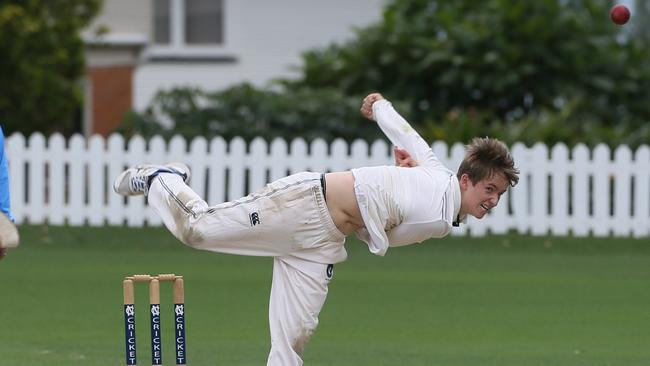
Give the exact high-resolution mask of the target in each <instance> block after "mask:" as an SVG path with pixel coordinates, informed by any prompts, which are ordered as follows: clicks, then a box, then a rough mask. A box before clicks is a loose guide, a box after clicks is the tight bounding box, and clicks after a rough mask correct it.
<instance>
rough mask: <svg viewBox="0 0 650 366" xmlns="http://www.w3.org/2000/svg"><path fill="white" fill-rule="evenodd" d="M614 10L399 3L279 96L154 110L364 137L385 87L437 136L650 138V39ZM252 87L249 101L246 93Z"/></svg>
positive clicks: (263, 93) (564, 0) (262, 128)
mask: <svg viewBox="0 0 650 366" xmlns="http://www.w3.org/2000/svg"><path fill="white" fill-rule="evenodd" d="M611 5H612V4H611V2H610V1H608V0H536V1H520V0H485V1H474V0H455V1H442V0H392V1H390V2H389V3H388V5H387V6H386V8H385V10H384V12H383V18H382V19H381V21H379V22H377V23H376V24H373V25H371V26H368V27H365V28H361V29H358V30H357V33H356V37H355V38H354V39H352V40H351V41H348V42H346V43H342V44H333V45H331V46H329V47H326V48H322V49H316V50H311V51H308V52H306V53H305V54H304V55H303V60H304V66H303V69H302V75H301V76H300V77H299V78H297V79H294V80H283V81H281V82H280V84H278V85H279V87H278V85H275V86H274V88H275V89H273V91H271V90H269V89H255V88H251V87H249V86H248V87H243V88H242V87H235V88H233V89H231V90H230V91H225V92H222V93H213V94H212V95H211V97H210V98H208V102H207V104H206V105H207V108H205V109H204V108H203V107H197V111H201V113H202V114H203V116H204V117H199V116H198V115H194V116H193V117H189V115H187V116H185V117H184V118H181V119H178V116H173V114H174V113H175V112H174V110H173V108H164V107H165V106H168V105H170V103H171V102H170V101H168V100H166V98H167V97H171V96H172V95H173V93H167V94H164V93H163V94H162V96H161V97H160V98H158V99H156V101H155V102H154V104H153V105H152V107H151V108H150V109H149V111H150V112H152V111H154V110H156V109H160V107H163V109H165V110H166V112H167V113H168V114H169V117H170V118H171V119H172V120H176V122H177V128H179V129H180V130H183V129H184V128H185V127H183V126H182V125H181V123H179V121H185V120H188V119H193V118H206V119H207V120H211V121H215V120H218V121H220V122H219V123H218V126H219V127H214V128H212V130H211V131H210V132H212V133H223V134H225V135H227V136H228V135H233V134H245V135H246V136H250V133H253V132H254V133H259V134H260V135H262V136H267V137H273V136H278V135H284V136H286V137H291V136H295V135H297V134H298V135H300V134H306V135H310V134H311V135H315V134H321V133H322V134H323V136H324V137H329V136H337V135H338V134H340V136H344V137H346V138H350V137H362V138H363V137H370V138H373V137H374V136H375V135H374V134H368V133H367V132H366V131H364V130H356V128H358V127H359V128H366V126H367V125H364V124H362V123H358V122H357V121H358V120H359V117H358V112H357V110H358V107H359V104H360V100H361V97H363V96H364V95H366V94H367V93H369V92H371V91H380V92H382V93H383V94H384V95H385V96H386V97H387V98H389V99H391V100H392V101H393V102H394V103H395V102H397V103H398V104H400V106H401V108H400V109H399V110H400V112H401V113H402V114H404V115H405V116H406V117H407V118H408V119H409V120H410V121H411V122H412V123H413V124H414V125H415V126H416V127H417V128H418V129H419V130H420V131H421V132H422V135H423V136H424V137H425V138H426V139H428V140H434V139H437V140H441V139H442V140H446V141H448V142H456V141H467V140H469V139H470V138H471V137H474V136H477V135H490V136H494V137H498V138H501V139H503V140H505V141H507V142H514V141H523V142H527V143H534V142H538V141H543V142H546V143H549V144H552V143H555V142H559V141H563V142H567V143H570V144H572V143H576V142H587V143H590V144H596V143H599V142H606V143H610V144H613V145H615V144H620V143H627V144H630V145H633V146H636V145H639V144H641V143H649V142H650V127H649V126H650V103H648V100H650V47H649V46H650V44H649V43H650V37H649V36H647V35H645V34H644V33H643V32H641V31H637V32H625V28H623V27H620V26H617V25H615V24H614V23H612V22H611V21H610V20H609V9H610V7H611ZM278 90H279V91H278ZM319 90H322V93H323V95H326V96H327V97H323V95H321V94H319V93H320V92H318V91H319ZM186 91H187V90H186ZM242 91H245V93H244V94H243V95H245V98H243V99H242V98H236V97H234V95H238V93H241V92H242ZM309 98H314V99H313V100H310V99H309ZM163 101H165V102H164V103H163ZM400 101H401V102H400ZM177 103H180V101H178V102H177ZM337 103H339V104H337ZM307 106H308V107H307ZM346 108H348V109H346ZM217 114H218V115H219V116H218V118H214V116H215V115H217ZM321 114H324V115H325V116H324V117H322V118H320V117H319V116H320V115H321ZM337 118H342V120H337ZM147 119H148V120H149V121H153V120H154V119H155V113H149V115H148V116H147ZM227 120H232V121H238V122H237V123H242V125H235V124H230V125H228V124H227V123H226V122H225V121H227ZM131 121H133V119H132V120H131ZM269 121H272V122H269ZM290 121H291V122H290ZM183 123H185V122H183ZM212 123H213V122H212ZM131 126H134V124H133V123H131ZM202 126H204V127H205V126H210V124H209V123H207V122H204V123H203V124H202ZM215 126H216V125H215ZM225 126H229V127H228V128H226V127H225ZM197 132H198V130H197ZM204 132H206V131H201V132H200V133H204ZM184 133H186V134H189V131H184Z"/></svg>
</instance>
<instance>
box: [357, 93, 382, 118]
mask: <svg viewBox="0 0 650 366" xmlns="http://www.w3.org/2000/svg"><path fill="white" fill-rule="evenodd" d="M382 99H384V97H383V96H382V95H381V94H379V93H371V94H368V96H366V97H365V98H363V103H361V109H360V110H361V114H362V115H363V116H364V117H366V118H367V119H369V120H371V121H374V120H375V119H374V118H373V117H372V104H373V103H375V102H376V101H378V100H382Z"/></svg>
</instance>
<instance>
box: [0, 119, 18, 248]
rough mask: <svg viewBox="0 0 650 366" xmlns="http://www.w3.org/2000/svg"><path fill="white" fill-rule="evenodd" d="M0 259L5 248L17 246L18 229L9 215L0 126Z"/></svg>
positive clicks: (0, 129)
mask: <svg viewBox="0 0 650 366" xmlns="http://www.w3.org/2000/svg"><path fill="white" fill-rule="evenodd" d="M0 211H1V212H2V213H1V214H0V259H2V258H4V256H6V255H7V248H14V247H16V246H18V231H17V230H16V226H15V225H14V217H13V216H12V215H11V200H10V195H9V166H8V164H7V158H6V156H5V141H4V131H2V127H1V126H0Z"/></svg>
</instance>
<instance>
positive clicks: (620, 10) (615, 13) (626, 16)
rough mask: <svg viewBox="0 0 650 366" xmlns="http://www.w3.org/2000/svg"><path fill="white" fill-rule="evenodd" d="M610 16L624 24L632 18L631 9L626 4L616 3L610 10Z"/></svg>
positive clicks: (614, 20) (617, 22)
mask: <svg viewBox="0 0 650 366" xmlns="http://www.w3.org/2000/svg"><path fill="white" fill-rule="evenodd" d="M609 17H610V18H612V21H613V22H614V23H616V24H618V25H623V24H625V23H627V21H628V20H630V9H628V8H627V7H626V6H625V5H620V4H619V5H615V6H614V7H613V8H612V10H611V11H610V12H609Z"/></svg>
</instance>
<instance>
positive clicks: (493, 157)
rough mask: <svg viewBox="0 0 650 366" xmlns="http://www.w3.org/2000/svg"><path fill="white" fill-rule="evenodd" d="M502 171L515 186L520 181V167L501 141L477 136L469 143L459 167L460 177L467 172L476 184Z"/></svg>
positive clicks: (458, 174)
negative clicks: (516, 165)
mask: <svg viewBox="0 0 650 366" xmlns="http://www.w3.org/2000/svg"><path fill="white" fill-rule="evenodd" d="M499 173H502V174H503V175H504V177H505V178H506V179H507V180H508V181H509V182H510V186H512V187H514V186H515V185H516V184H517V182H519V169H517V168H516V167H515V160H514V159H513V158H512V155H511V154H510V151H508V147H507V146H506V145H505V144H504V143H503V142H501V141H499V140H497V139H493V138H489V137H475V138H473V139H472V141H470V143H469V144H468V145H467V150H466V152H465V158H464V159H463V162H462V163H461V164H460V167H458V173H457V176H458V179H460V177H461V176H462V175H463V174H467V175H468V176H469V179H470V180H471V181H472V183H474V184H476V183H478V182H480V181H481V180H483V179H488V178H491V177H493V176H494V175H496V174H499Z"/></svg>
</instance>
